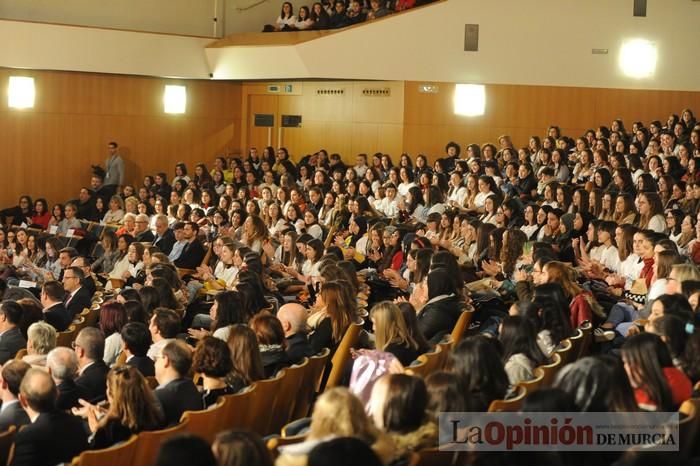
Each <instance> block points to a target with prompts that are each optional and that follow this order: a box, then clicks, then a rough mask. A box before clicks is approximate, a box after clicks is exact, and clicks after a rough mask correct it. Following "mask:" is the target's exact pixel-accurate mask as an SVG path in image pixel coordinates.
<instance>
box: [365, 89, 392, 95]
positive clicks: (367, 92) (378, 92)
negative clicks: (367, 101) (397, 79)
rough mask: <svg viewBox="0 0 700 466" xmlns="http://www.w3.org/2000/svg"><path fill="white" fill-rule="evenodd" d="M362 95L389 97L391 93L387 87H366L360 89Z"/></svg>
mask: <svg viewBox="0 0 700 466" xmlns="http://www.w3.org/2000/svg"><path fill="white" fill-rule="evenodd" d="M362 95H363V96H365V97H389V96H390V95H391V89H389V88H388V87H376V88H372V87H368V88H365V89H362Z"/></svg>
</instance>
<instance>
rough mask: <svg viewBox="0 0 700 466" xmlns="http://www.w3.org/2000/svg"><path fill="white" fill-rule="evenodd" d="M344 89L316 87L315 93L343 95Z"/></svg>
mask: <svg viewBox="0 0 700 466" xmlns="http://www.w3.org/2000/svg"><path fill="white" fill-rule="evenodd" d="M344 94H345V89H316V95H344Z"/></svg>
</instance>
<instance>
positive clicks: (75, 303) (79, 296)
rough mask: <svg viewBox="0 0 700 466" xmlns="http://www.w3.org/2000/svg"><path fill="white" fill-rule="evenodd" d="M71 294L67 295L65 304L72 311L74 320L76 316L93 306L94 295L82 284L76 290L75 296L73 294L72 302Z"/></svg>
mask: <svg viewBox="0 0 700 466" xmlns="http://www.w3.org/2000/svg"><path fill="white" fill-rule="evenodd" d="M69 296H70V295H69ZM69 296H66V300H65V301H64V302H63V305H64V306H65V307H66V309H68V312H70V315H71V321H72V320H73V319H74V318H75V316H77V315H78V314H80V313H81V312H83V310H84V309H85V308H88V309H90V306H92V295H91V294H90V290H89V289H88V288H87V287H86V286H84V285H82V286H81V287H80V288H79V289H78V291H76V292H75V296H73V299H71V300H70V302H69V301H68V297H69ZM66 303H67V304H66Z"/></svg>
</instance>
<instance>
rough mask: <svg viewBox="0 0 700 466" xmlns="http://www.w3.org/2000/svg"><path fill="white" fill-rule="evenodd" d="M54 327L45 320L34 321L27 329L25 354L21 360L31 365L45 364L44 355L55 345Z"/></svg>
mask: <svg viewBox="0 0 700 466" xmlns="http://www.w3.org/2000/svg"><path fill="white" fill-rule="evenodd" d="M56 338H57V334H56V329H55V328H54V327H52V326H51V325H49V324H47V323H46V322H34V323H33V324H32V325H30V326H29V330H27V355H26V356H24V357H23V358H22V360H23V361H24V362H26V363H28V364H31V365H32V366H45V365H46V355H47V354H49V351H51V350H52V349H54V348H55V347H56Z"/></svg>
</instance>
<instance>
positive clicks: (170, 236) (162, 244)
mask: <svg viewBox="0 0 700 466" xmlns="http://www.w3.org/2000/svg"><path fill="white" fill-rule="evenodd" d="M174 244H175V233H173V231H172V230H171V229H170V228H168V229H167V230H165V233H163V236H162V237H158V236H156V237H155V238H154V239H153V245H154V246H156V247H157V248H158V249H160V252H162V253H163V254H165V255H166V256H167V255H168V254H170V251H172V250H173V245H174Z"/></svg>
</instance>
